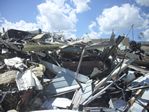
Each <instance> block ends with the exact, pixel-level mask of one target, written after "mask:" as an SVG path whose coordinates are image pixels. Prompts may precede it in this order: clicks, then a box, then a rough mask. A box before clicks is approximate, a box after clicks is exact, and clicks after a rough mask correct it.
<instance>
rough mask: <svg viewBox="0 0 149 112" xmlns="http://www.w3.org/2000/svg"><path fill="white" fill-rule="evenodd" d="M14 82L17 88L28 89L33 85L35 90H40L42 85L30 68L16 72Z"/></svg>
mask: <svg viewBox="0 0 149 112" xmlns="http://www.w3.org/2000/svg"><path fill="white" fill-rule="evenodd" d="M16 83H17V87H18V89H19V90H20V91H21V90H28V89H31V88H33V87H35V89H36V90H42V89H43V87H42V85H41V83H40V81H39V80H38V78H37V77H36V76H35V74H34V73H33V72H32V71H31V70H26V71H25V72H23V73H22V72H18V73H17V76H16Z"/></svg>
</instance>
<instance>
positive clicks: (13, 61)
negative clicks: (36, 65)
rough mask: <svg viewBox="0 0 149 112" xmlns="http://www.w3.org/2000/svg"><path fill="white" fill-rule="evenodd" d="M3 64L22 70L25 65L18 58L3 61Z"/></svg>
mask: <svg viewBox="0 0 149 112" xmlns="http://www.w3.org/2000/svg"><path fill="white" fill-rule="evenodd" d="M4 62H5V64H6V65H7V66H10V67H15V68H23V67H26V65H25V64H24V63H23V59H21V58H19V57H15V58H11V59H4Z"/></svg>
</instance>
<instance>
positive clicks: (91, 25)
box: [88, 21, 97, 32]
mask: <svg viewBox="0 0 149 112" xmlns="http://www.w3.org/2000/svg"><path fill="white" fill-rule="evenodd" d="M96 26H97V24H96V22H95V21H92V22H91V24H90V25H89V26H88V29H89V30H90V31H91V32H93V31H94V28H95V27H96Z"/></svg>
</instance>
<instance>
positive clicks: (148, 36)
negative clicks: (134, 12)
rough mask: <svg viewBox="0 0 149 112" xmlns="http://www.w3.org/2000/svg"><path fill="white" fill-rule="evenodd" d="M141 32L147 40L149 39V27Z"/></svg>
mask: <svg viewBox="0 0 149 112" xmlns="http://www.w3.org/2000/svg"><path fill="white" fill-rule="evenodd" d="M141 34H142V36H143V38H144V39H145V40H146V41H149V29H146V30H145V31H143V32H141Z"/></svg>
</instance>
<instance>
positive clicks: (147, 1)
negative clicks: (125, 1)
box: [136, 0, 149, 7]
mask: <svg viewBox="0 0 149 112" xmlns="http://www.w3.org/2000/svg"><path fill="white" fill-rule="evenodd" d="M136 2H137V3H138V4H139V5H141V6H146V7H149V0H136Z"/></svg>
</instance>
